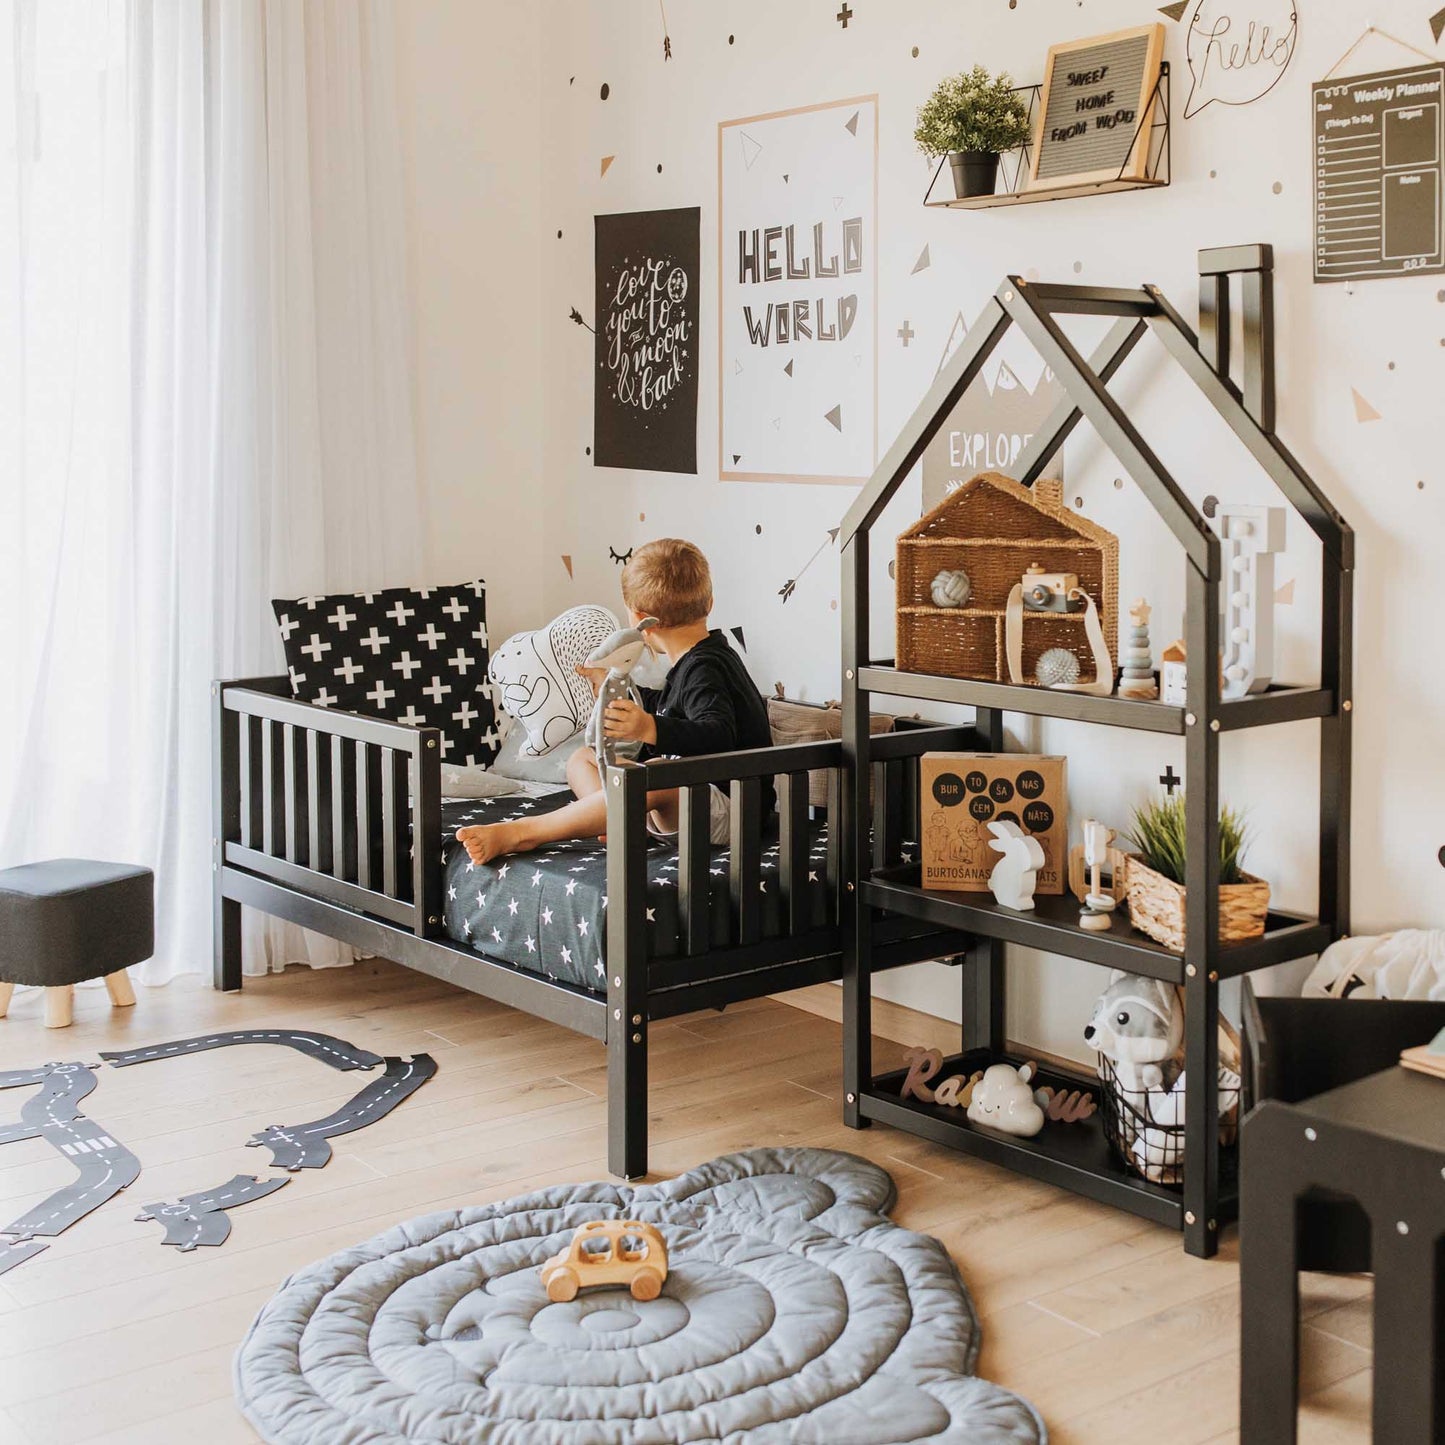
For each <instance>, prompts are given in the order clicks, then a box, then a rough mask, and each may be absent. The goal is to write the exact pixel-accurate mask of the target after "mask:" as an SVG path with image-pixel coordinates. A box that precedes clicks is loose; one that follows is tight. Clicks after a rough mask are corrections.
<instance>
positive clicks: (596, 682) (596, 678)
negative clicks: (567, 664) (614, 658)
mask: <svg viewBox="0 0 1445 1445" xmlns="http://www.w3.org/2000/svg"><path fill="white" fill-rule="evenodd" d="M577 676H578V677H585V678H586V679H587V681H588V683H589V684H590V685H591V688H592V696H593V697H596V696H597V694H598V693H599V692H601V691H602V684H603V681H604V680H605V679H606V677H607V669H606V668H605V667H588V666H587V664H586V663H585V662H579V663H578V664H577Z"/></svg>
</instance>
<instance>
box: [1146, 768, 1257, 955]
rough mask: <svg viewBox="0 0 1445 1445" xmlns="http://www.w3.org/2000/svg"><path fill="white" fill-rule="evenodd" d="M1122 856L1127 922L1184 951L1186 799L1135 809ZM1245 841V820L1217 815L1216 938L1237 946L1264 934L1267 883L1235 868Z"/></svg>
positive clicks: (1225, 810)
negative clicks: (1126, 850) (1126, 849)
mask: <svg viewBox="0 0 1445 1445" xmlns="http://www.w3.org/2000/svg"><path fill="white" fill-rule="evenodd" d="M1128 836H1129V841H1130V842H1131V843H1133V844H1134V846H1135V847H1136V848H1137V849H1138V850H1139V851H1138V852H1137V853H1127V854H1125V856H1124V888H1125V894H1126V896H1127V898H1128V901H1129V921H1130V922H1131V923H1132V924H1133V925H1134V927H1135V928H1137V929H1138V930H1139V931H1140V932H1141V933H1147V934H1148V935H1149V937H1150V938H1152V939H1153V940H1154V941H1155V942H1156V943H1162V944H1163V945H1164V946H1165V948H1172V949H1173V950H1174V951H1175V952H1176V953H1182V952H1183V951H1184V907H1185V889H1184V858H1185V851H1186V850H1185V834H1184V795H1183V793H1181V794H1180V795H1179V796H1178V797H1177V798H1176V797H1170V798H1165V799H1161V800H1160V801H1159V802H1156V803H1149V804H1147V805H1146V806H1144V807H1142V808H1136V809H1135V810H1134V828H1133V831H1132V832H1131V833H1130V834H1129V835H1128ZM1247 842H1248V837H1247V830H1246V828H1245V824H1244V818H1243V816H1242V815H1241V814H1240V813H1237V812H1236V811H1235V810H1234V809H1233V808H1223V809H1221V810H1220V814H1219V940H1220V942H1221V943H1241V942H1243V941H1244V940H1245V939H1246V938H1258V937H1259V936H1260V934H1262V933H1263V932H1264V926H1265V921H1266V918H1267V916H1268V914H1269V884H1268V883H1266V882H1264V880H1263V879H1260V878H1255V877H1253V876H1252V875H1251V874H1248V873H1246V872H1245V871H1244V869H1243V868H1241V867H1240V866H1239V861H1240V858H1241V857H1242V856H1243V854H1244V849H1245V845H1246V844H1247Z"/></svg>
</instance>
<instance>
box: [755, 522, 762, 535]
mask: <svg viewBox="0 0 1445 1445" xmlns="http://www.w3.org/2000/svg"><path fill="white" fill-rule="evenodd" d="M753 531H754V532H756V533H757V534H758V536H759V537H761V536H762V535H763V524H762V523H761V522H759V523H758V524H757V526H755V527H754V528H753Z"/></svg>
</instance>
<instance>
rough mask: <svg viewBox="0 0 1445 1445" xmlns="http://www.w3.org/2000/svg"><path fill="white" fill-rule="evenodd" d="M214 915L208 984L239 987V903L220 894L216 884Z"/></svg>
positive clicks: (223, 988) (225, 988)
mask: <svg viewBox="0 0 1445 1445" xmlns="http://www.w3.org/2000/svg"><path fill="white" fill-rule="evenodd" d="M216 888H217V892H216V918H215V937H214V940H213V942H214V948H215V953H214V957H213V958H212V960H211V985H212V987H213V988H216V989H219V990H220V991H221V992H222V993H240V991H241V905H240V904H239V903H237V902H235V901H234V900H233V899H230V898H222V897H221V894H220V885H219V884H217V885H216Z"/></svg>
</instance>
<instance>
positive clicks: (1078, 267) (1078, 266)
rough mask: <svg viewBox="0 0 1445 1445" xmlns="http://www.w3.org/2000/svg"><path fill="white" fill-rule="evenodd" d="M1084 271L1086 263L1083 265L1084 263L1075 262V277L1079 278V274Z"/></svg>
mask: <svg viewBox="0 0 1445 1445" xmlns="http://www.w3.org/2000/svg"><path fill="white" fill-rule="evenodd" d="M1083 269H1084V263H1083V262H1082V261H1075V262H1074V275H1075V276H1077V275H1078V274H1079V272H1080V271H1082V270H1083Z"/></svg>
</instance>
